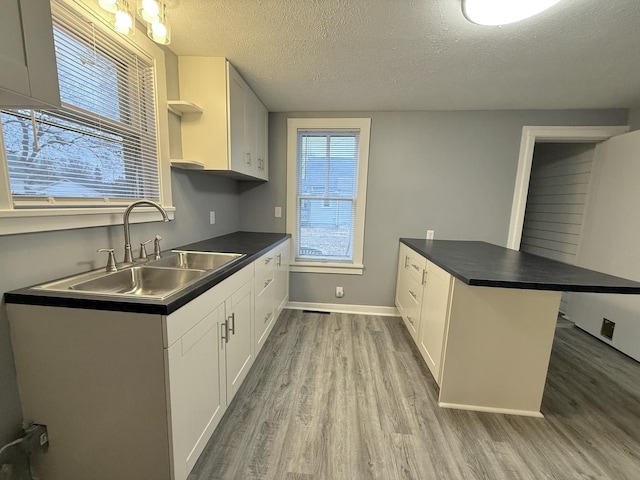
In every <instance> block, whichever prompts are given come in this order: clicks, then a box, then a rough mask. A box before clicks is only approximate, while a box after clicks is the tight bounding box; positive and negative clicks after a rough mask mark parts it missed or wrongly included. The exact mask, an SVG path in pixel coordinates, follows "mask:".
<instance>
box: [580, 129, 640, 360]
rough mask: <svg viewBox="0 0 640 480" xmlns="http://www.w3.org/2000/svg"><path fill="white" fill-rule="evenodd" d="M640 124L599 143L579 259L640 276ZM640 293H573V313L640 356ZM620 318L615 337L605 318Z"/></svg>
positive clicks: (608, 270)
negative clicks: (604, 324)
mask: <svg viewBox="0 0 640 480" xmlns="http://www.w3.org/2000/svg"><path fill="white" fill-rule="evenodd" d="M638 151H640V130H639V131H634V132H631V133H627V134H624V135H618V136H617V137H613V138H612V139H610V140H607V141H606V142H603V143H602V144H600V145H598V146H597V147H596V153H595V158H594V166H593V173H592V181H591V188H590V189H589V193H588V195H587V207H586V212H585V220H584V230H583V235H582V238H581V242H580V249H579V251H578V258H577V264H578V265H580V266H583V267H586V268H591V269H594V270H599V271H602V272H605V273H609V274H612V275H618V276H620V277H625V278H630V279H632V280H638V281H640V273H639V272H640V270H639V269H638V266H639V265H640V248H639V247H638V244H639V242H638V239H639V238H640V217H638V214H637V206H638V205H639V204H640V189H638V185H639V184H640V159H639V158H638ZM639 315H640V296H639V295H596V294H577V293H574V294H571V296H570V299H569V316H570V318H571V320H572V321H574V322H575V323H576V325H578V326H579V327H581V328H583V329H585V330H587V331H588V332H590V333H592V334H593V335H595V336H596V337H597V338H600V339H601V340H603V341H605V342H607V343H609V344H611V345H613V346H614V347H616V348H618V349H620V350H621V351H623V352H624V353H626V354H627V355H630V356H632V357H633V358H635V359H636V360H638V361H640V324H639V323H638V316H639ZM603 317H604V318H607V319H609V320H611V321H613V322H615V323H616V326H615V330H614V334H613V340H612V341H609V340H608V339H606V338H604V337H602V336H601V335H600V328H601V325H602V319H603Z"/></svg>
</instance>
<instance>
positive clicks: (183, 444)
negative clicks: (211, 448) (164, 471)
mask: <svg viewBox="0 0 640 480" xmlns="http://www.w3.org/2000/svg"><path fill="white" fill-rule="evenodd" d="M223 327H224V306H220V307H219V308H217V309H216V310H214V311H213V312H211V313H210V314H209V315H207V316H206V317H205V318H204V319H202V320H201V321H200V322H199V323H197V324H196V325H195V326H194V327H193V328H191V330H189V331H188V332H187V333H185V334H184V336H183V337H182V338H181V339H180V340H178V341H177V342H176V343H174V344H173V345H172V346H171V347H170V348H169V349H168V351H167V360H168V365H169V395H170V400H171V436H172V443H173V459H174V461H173V468H174V478H175V480H182V479H186V478H187V475H188V474H189V472H190V471H191V469H192V468H193V466H194V465H195V462H196V460H197V459H198V457H199V456H200V453H202V450H203V449H204V447H205V445H206V443H207V441H208V440H209V437H210V436H211V434H212V433H213V430H214V429H215V427H216V426H217V425H218V422H219V421H220V418H222V415H223V413H224V411H225V407H226V388H225V387H226V385H225V383H224V346H225V344H224V339H223V338H222V337H223V332H222V328H223ZM221 360H222V362H221ZM221 372H222V373H223V375H222V376H221V375H220V373H221Z"/></svg>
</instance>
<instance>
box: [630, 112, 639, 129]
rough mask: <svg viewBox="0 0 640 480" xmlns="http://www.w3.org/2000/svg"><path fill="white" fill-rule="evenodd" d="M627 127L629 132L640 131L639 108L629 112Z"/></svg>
mask: <svg viewBox="0 0 640 480" xmlns="http://www.w3.org/2000/svg"><path fill="white" fill-rule="evenodd" d="M629 127H630V129H631V130H640V108H634V109H632V110H630V111H629Z"/></svg>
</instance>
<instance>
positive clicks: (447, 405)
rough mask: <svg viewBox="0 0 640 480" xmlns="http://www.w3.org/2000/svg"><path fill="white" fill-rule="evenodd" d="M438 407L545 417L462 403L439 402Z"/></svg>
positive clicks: (534, 413)
mask: <svg viewBox="0 0 640 480" xmlns="http://www.w3.org/2000/svg"><path fill="white" fill-rule="evenodd" d="M438 406H440V407H442V408H454V409H457V410H473V411H475V412H488V413H502V414H505V415H520V416H521V417H536V418H544V415H542V413H540V412H537V411H532V410H513V409H510V408H494V407H482V406H479V405H463V404H460V403H444V402H438Z"/></svg>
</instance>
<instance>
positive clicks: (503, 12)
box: [462, 0, 560, 25]
mask: <svg viewBox="0 0 640 480" xmlns="http://www.w3.org/2000/svg"><path fill="white" fill-rule="evenodd" d="M559 2H560V0H462V11H463V13H464V16H465V17H467V19H468V20H469V21H470V22H473V23H477V24H478V25H506V24H507V23H513V22H519V21H520V20H524V19H525V18H529V17H533V16H534V15H537V14H538V13H540V12H543V11H544V10H546V9H547V8H550V7H552V6H554V5H555V4H556V3H559Z"/></svg>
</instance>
